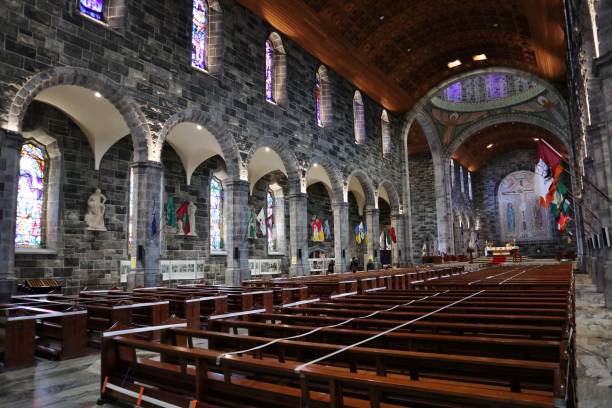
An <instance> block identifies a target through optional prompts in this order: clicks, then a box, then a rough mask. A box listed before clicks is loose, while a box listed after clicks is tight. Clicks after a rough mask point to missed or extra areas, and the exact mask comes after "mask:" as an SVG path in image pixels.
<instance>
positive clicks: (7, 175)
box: [0, 129, 23, 301]
mask: <svg viewBox="0 0 612 408" xmlns="http://www.w3.org/2000/svg"><path fill="white" fill-rule="evenodd" d="M22 143H23V137H22V136H21V135H20V134H19V133H15V132H9V131H5V130H2V129H0V301H5V300H7V299H8V298H10V296H11V294H12V293H13V292H14V290H15V274H14V263H15V218H16V216H17V209H16V206H17V188H18V187H17V186H18V181H19V159H20V151H21V145H22Z"/></svg>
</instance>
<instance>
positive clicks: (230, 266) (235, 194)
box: [224, 180, 251, 286]
mask: <svg viewBox="0 0 612 408" xmlns="http://www.w3.org/2000/svg"><path fill="white" fill-rule="evenodd" d="M224 187H225V212H226V217H225V221H226V230H225V234H226V245H225V246H226V248H227V268H226V270H225V284H226V285H234V286H239V285H240V284H241V282H242V280H245V279H250V278H251V273H250V271H249V266H248V256H249V246H248V241H247V226H248V222H249V213H248V211H249V182H248V181H242V180H228V181H226V182H225V185H224Z"/></svg>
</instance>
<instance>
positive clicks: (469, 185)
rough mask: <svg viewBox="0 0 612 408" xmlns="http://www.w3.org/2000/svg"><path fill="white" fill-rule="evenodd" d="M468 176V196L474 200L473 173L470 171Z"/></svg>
mask: <svg viewBox="0 0 612 408" xmlns="http://www.w3.org/2000/svg"><path fill="white" fill-rule="evenodd" d="M467 174H468V177H467V178H468V196H469V197H470V200H472V173H470V171H469V170H468V172H467Z"/></svg>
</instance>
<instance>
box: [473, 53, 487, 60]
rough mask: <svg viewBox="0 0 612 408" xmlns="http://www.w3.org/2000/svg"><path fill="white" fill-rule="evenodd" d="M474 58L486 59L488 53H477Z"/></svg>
mask: <svg viewBox="0 0 612 408" xmlns="http://www.w3.org/2000/svg"><path fill="white" fill-rule="evenodd" d="M472 59H473V60H474V61H486V59H487V55H486V54H476V55H474V56H473V57H472Z"/></svg>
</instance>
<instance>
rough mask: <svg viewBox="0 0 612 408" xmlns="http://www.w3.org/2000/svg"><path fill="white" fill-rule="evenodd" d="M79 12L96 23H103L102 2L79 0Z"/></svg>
mask: <svg viewBox="0 0 612 408" xmlns="http://www.w3.org/2000/svg"><path fill="white" fill-rule="evenodd" d="M79 11H80V12H81V13H83V14H85V15H86V16H88V17H91V18H93V19H95V20H98V21H104V0H79Z"/></svg>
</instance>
